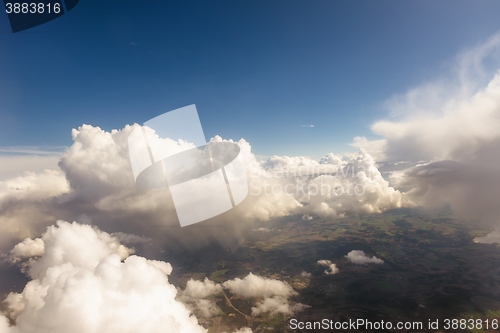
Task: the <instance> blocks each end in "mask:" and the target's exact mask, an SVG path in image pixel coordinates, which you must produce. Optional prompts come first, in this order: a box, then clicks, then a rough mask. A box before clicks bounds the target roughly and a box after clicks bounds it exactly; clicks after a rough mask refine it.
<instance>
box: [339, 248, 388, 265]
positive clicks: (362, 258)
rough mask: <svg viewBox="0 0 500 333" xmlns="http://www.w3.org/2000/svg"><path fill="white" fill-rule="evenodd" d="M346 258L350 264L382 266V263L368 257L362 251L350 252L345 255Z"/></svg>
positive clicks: (379, 260)
mask: <svg viewBox="0 0 500 333" xmlns="http://www.w3.org/2000/svg"><path fill="white" fill-rule="evenodd" d="M346 258H347V259H349V261H350V262H352V263H354V264H356V265H366V264H383V263H384V261H383V260H382V259H379V258H377V257H375V256H373V257H371V258H370V257H368V256H367V255H366V254H365V252H364V251H360V250H352V251H351V252H349V253H348V254H347V255H346Z"/></svg>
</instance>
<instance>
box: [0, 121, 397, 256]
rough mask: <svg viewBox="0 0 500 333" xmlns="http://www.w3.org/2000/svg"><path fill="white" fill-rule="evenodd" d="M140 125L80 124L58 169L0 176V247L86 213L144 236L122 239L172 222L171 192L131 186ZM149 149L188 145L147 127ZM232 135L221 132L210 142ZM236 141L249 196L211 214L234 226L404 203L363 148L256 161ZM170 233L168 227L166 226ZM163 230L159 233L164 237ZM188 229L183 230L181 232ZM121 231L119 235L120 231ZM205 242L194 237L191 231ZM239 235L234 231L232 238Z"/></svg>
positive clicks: (113, 228)
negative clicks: (131, 147) (131, 144)
mask: <svg viewBox="0 0 500 333" xmlns="http://www.w3.org/2000/svg"><path fill="white" fill-rule="evenodd" d="M138 126H139V125H137V124H136V125H133V126H125V127H124V128H123V129H122V130H112V131H110V132H108V131H104V130H102V129H100V128H99V127H94V126H90V125H83V126H81V127H79V128H78V129H74V130H73V131H72V138H73V144H72V145H71V146H70V147H69V148H68V149H67V150H66V151H65V152H64V153H63V154H62V157H61V160H60V162H59V167H60V170H55V171H45V172H42V173H29V174H26V175H25V176H22V177H17V178H13V179H9V180H6V181H3V182H0V251H2V250H3V251H5V250H6V249H8V248H11V247H12V246H13V245H14V244H15V243H17V242H18V241H20V240H22V239H24V238H26V237H34V236H35V237H36V236H39V235H40V234H41V233H42V232H43V230H44V229H45V228H46V227H47V226H48V225H50V224H52V221H54V220H57V219H65V220H75V218H76V217H77V216H82V214H85V216H87V217H88V219H89V221H91V223H92V224H94V225H97V226H99V227H101V228H104V229H105V230H107V231H110V232H118V231H120V232H123V233H128V234H134V235H139V236H140V237H144V239H142V240H141V241H139V239H137V238H136V239H135V240H132V239H131V237H128V239H125V238H123V237H124V235H121V236H119V237H122V238H123V239H122V240H123V242H125V243H127V242H129V241H133V242H139V243H142V244H145V243H147V242H146V238H153V239H157V238H158V237H159V235H158V233H157V232H152V231H151V228H150V227H151V226H152V225H165V226H177V225H178V222H177V215H176V211H175V208H174V205H173V201H172V197H171V195H170V192H169V191H168V190H167V191H162V190H144V189H140V188H138V187H137V186H136V184H135V180H134V176H133V173H132V168H131V165H130V160H129V152H128V136H129V134H130V133H131V132H132V131H133V130H134V129H135V128H137V127H138ZM143 129H144V131H146V133H148V138H149V142H150V145H151V147H152V149H154V150H155V151H159V152H161V151H169V152H173V153H175V152H176V151H181V150H184V149H186V148H190V147H192V144H190V143H187V142H184V141H182V140H179V141H173V140H170V139H168V138H166V139H165V138H159V137H158V136H157V135H156V134H155V133H154V131H153V130H151V129H149V128H147V127H144V128H143ZM225 141H229V142H234V141H232V140H224V139H222V138H221V137H219V136H216V137H214V138H212V139H211V142H225ZM235 143H236V144H238V145H239V147H240V149H241V156H242V158H243V160H244V163H245V167H246V169H247V171H248V178H249V191H250V193H249V196H248V197H247V198H246V199H245V200H244V201H243V202H242V203H241V204H240V205H238V206H237V207H236V208H235V209H233V210H231V211H229V212H227V213H225V214H223V215H221V216H219V217H217V218H214V219H212V220H211V223H216V224H217V223H223V224H224V223H225V224H226V226H229V227H228V228H227V230H228V231H231V232H233V233H234V234H241V233H240V232H239V231H238V230H240V229H241V228H242V226H243V225H244V224H245V223H243V224H242V223H240V224H237V225H236V224H234V223H231V221H234V220H235V219H238V220H239V221H242V222H246V223H248V222H250V221H253V220H261V221H266V220H268V219H271V218H274V217H282V216H287V215H291V214H302V215H308V216H312V215H319V216H323V217H337V216H344V215H345V214H351V213H352V214H358V213H372V212H381V211H384V210H387V209H391V208H397V207H400V206H401V205H403V204H404V198H403V197H402V195H401V193H400V192H399V191H397V190H394V189H393V188H392V187H390V186H389V184H388V183H387V182H386V181H385V180H384V179H383V178H382V177H381V174H380V173H379V172H378V170H377V168H376V165H375V161H374V160H373V158H371V157H370V155H369V154H367V153H366V152H360V153H359V154H357V155H356V154H354V155H350V156H336V155H333V154H327V155H325V156H324V157H323V158H322V159H321V160H320V161H315V160H312V159H310V158H308V157H288V156H273V157H271V158H269V159H267V160H265V161H257V159H256V157H255V155H254V154H253V153H252V151H251V146H250V144H249V143H248V142H247V141H245V140H244V139H241V140H239V141H237V142H235ZM169 234H170V233H169ZM169 234H166V233H164V234H163V235H161V237H167V238H168V237H169V236H168V235H169ZM183 234H185V235H183ZM117 235H118V234H117ZM195 236H196V237H198V238H199V239H205V240H206V241H200V242H192V241H191V240H192V238H193V237H195ZM210 237H212V238H213V234H211V233H207V232H206V231H203V232H199V230H197V229H196V228H191V230H190V232H189V233H186V232H183V231H179V233H178V234H176V236H175V240H172V239H170V238H168V241H166V240H165V239H162V240H161V242H162V243H163V244H166V245H167V246H169V245H172V246H173V247H176V248H179V246H180V245H183V246H188V247H189V246H191V247H192V246H195V245H193V244H203V243H207V242H208V241H209V238H210ZM236 238H238V237H236Z"/></svg>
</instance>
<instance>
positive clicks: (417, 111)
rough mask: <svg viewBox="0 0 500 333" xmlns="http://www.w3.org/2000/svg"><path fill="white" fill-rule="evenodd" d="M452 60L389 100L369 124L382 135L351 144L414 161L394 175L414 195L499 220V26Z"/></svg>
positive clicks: (392, 158) (392, 159)
mask: <svg viewBox="0 0 500 333" xmlns="http://www.w3.org/2000/svg"><path fill="white" fill-rule="evenodd" d="M450 67H451V70H450V71H448V73H447V74H446V75H442V76H441V77H438V78H436V79H435V80H433V81H431V82H428V83H426V84H422V85H421V86H418V87H416V88H414V89H411V90H410V91H408V92H407V93H405V94H402V95H399V96H395V97H393V98H391V99H390V100H389V101H388V102H387V103H386V106H387V108H388V110H389V112H390V117H389V118H388V119H386V120H381V121H378V122H376V123H375V124H373V126H372V131H373V132H374V133H375V134H378V135H380V136H381V137H382V139H381V140H377V141H375V142H374V141H367V140H365V139H360V138H356V139H355V142H354V143H353V145H355V146H357V147H362V148H365V149H366V150H367V151H368V152H370V153H372V152H373V154H380V153H382V154H383V155H384V158H385V160H386V161H388V162H391V163H393V164H394V163H396V162H401V161H406V162H408V163H412V164H413V165H414V166H415V165H416V164H419V166H417V167H415V168H410V169H408V170H406V172H405V173H401V172H400V171H398V174H397V175H396V177H393V179H397V181H398V183H399V185H400V186H401V188H405V189H410V191H409V192H408V193H407V195H405V196H406V197H407V198H408V199H410V200H412V201H413V202H415V203H418V204H421V205H425V206H451V207H452V208H453V209H454V210H455V212H458V213H460V214H463V215H466V217H474V218H475V219H479V220H482V221H489V222H491V223H492V224H498V223H497V221H498V220H499V217H500V208H499V206H498V204H497V201H496V200H495V199H494V198H496V197H497V196H498V188H499V187H498V186H499V185H500V182H499V180H498V179H500V158H499V156H500V131H499V130H498V129H499V128H500V72H499V68H500V33H498V34H496V35H494V36H492V37H491V38H490V39H488V40H487V41H485V42H484V43H482V44H479V45H478V46H476V47H474V48H470V49H468V50H466V51H464V52H462V53H460V54H459V55H458V56H457V58H456V60H455V61H454V62H453V65H452V66H450ZM422 164H423V165H422Z"/></svg>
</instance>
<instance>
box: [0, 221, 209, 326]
mask: <svg viewBox="0 0 500 333" xmlns="http://www.w3.org/2000/svg"><path fill="white" fill-rule="evenodd" d="M40 241H41V242H43V246H40V245H41V244H40ZM29 247H33V249H31V250H29V249H28V248H29ZM132 252H133V251H132V250H131V249H128V248H126V247H124V246H123V245H121V244H120V243H119V241H118V240H117V239H116V238H114V237H113V236H111V235H110V234H108V233H105V232H102V231H100V230H98V229H97V228H95V227H91V226H89V225H80V224H77V223H67V222H62V221H60V222H58V223H57V226H51V227H49V228H48V229H47V231H46V232H45V233H44V234H43V236H42V237H41V238H40V240H34V241H32V242H30V241H24V242H23V243H22V246H19V247H16V248H15V249H14V250H13V254H14V255H19V256H20V257H26V256H31V255H33V254H34V255H37V256H39V257H37V258H36V259H35V260H33V261H31V262H30V263H29V275H30V278H31V281H30V282H28V284H27V285H26V286H25V288H24V290H23V291H22V292H21V293H11V294H9V296H8V297H7V299H6V301H5V302H6V303H7V306H8V316H9V317H10V318H11V320H13V321H14V325H13V326H8V324H7V320H6V318H5V317H1V318H0V332H2V333H34V332H37V333H38V332H40V333H44V332H46V333H49V332H50V333H57V332H65V333H66V332H76V333H79V332H82V333H88V332H106V333H113V332H120V333H122V332H164V331H165V329H167V328H168V330H169V332H185V333H191V332H193V333H194V332H206V330H205V329H204V328H203V327H201V326H200V325H198V323H197V319H196V318H195V317H194V316H192V315H191V314H190V311H189V310H188V309H187V308H186V307H185V306H184V304H182V303H181V302H179V301H177V300H176V299H175V297H176V294H177V290H176V288H175V287H174V286H173V285H172V284H170V283H169V281H168V275H169V274H170V273H171V271H172V267H171V266H170V264H168V263H166V262H162V261H154V260H147V259H145V258H142V257H138V256H135V255H131V253H132Z"/></svg>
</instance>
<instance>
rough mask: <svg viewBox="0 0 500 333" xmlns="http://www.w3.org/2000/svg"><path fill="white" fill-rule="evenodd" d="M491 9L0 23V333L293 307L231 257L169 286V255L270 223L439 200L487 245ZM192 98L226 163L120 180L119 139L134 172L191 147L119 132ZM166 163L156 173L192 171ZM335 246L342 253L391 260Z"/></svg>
mask: <svg viewBox="0 0 500 333" xmlns="http://www.w3.org/2000/svg"><path fill="white" fill-rule="evenodd" d="M499 12H500V2H498V1H497V0H495V1H489V0H484V1H483V0H480V1H439V2H436V1H424V0H419V1H383V0H378V1H372V0H370V1H334V0H328V1H321V0H315V1H310V2H308V1H295V0H287V1H280V0H266V1H258V0H253V1H246V0H233V1H215V0H214V1H136V2H132V1H114V0H109V1H85V0H81V1H80V3H79V4H78V5H77V6H76V7H75V8H74V9H73V10H71V11H70V12H69V13H67V14H65V15H63V16H62V17H60V18H58V19H56V20H53V21H51V22H49V23H47V24H43V25H41V26H39V27H35V28H33V29H29V30H26V31H22V32H19V33H15V34H13V33H12V32H11V31H10V27H9V24H8V21H7V16H6V15H0V45H1V46H0V60H1V61H0V270H1V271H2V274H0V298H5V297H6V298H5V301H4V302H0V310H1V311H3V310H4V309H6V311H3V312H0V333H33V332H34V330H35V328H36V332H37V333H39V332H50V333H57V332H75V333H80V332H82V333H87V332H91V331H95V332H106V333H114V332H120V333H122V332H131V333H132V332H138V331H141V332H142V331H148V332H164V331H165V327H174V326H175V327H177V328H178V330H177V331H175V332H180V333H187V332H188V333H191V332H206V329H205V328H204V327H202V326H200V325H199V322H198V319H201V318H210V317H211V316H214V315H216V314H217V313H219V309H218V307H217V306H216V304H214V302H213V300H211V298H210V295H213V294H214V293H218V292H220V291H222V290H226V291H230V292H231V293H232V294H233V295H238V297H243V298H245V299H247V300H248V301H249V302H250V303H251V304H253V306H252V308H251V312H252V316H261V315H263V314H264V315H265V316H267V314H269V315H274V314H276V313H281V314H283V315H286V316H291V315H293V314H295V313H296V312H298V311H303V310H305V309H307V308H308V306H309V305H308V304H302V303H298V302H296V301H295V300H294V297H295V296H297V291H295V290H294V289H293V288H292V286H291V285H289V284H288V283H287V282H286V281H285V280H283V281H281V280H275V279H269V278H266V277H262V276H257V275H253V274H252V273H251V272H245V273H244V274H243V272H244V270H243V268H242V270H241V272H242V274H240V275H239V276H237V277H235V278H234V279H233V280H228V281H225V282H223V283H221V284H219V283H215V282H214V281H211V280H210V279H204V280H203V281H197V280H196V281H195V280H190V281H189V282H187V285H186V287H185V289H183V288H181V286H178V285H175V284H173V283H171V282H170V281H169V280H168V276H169V274H170V273H171V272H172V269H176V267H179V266H177V263H176V260H177V256H178V255H180V254H181V253H183V252H185V251H195V250H196V251H198V250H199V252H200V253H201V252H206V250H207V249H208V248H209V247H210V245H211V244H216V245H217V246H220V248H221V249H225V250H226V251H229V250H230V249H231V250H235V249H237V248H238V247H239V244H242V242H243V241H244V239H245V237H246V235H248V231H249V230H252V232H253V230H254V227H256V226H259V225H260V223H261V222H262V223H265V222H267V221H272V220H273V219H277V218H279V219H281V218H283V219H286V218H289V217H293V218H295V217H299V218H301V221H303V223H305V224H306V223H309V221H313V220H315V219H336V218H342V217H345V216H353V217H356V216H360V215H367V214H379V213H382V212H385V211H388V210H392V209H398V208H408V209H411V208H415V207H417V208H424V209H429V210H431V209H434V208H438V209H442V208H446V209H448V210H450V211H451V212H453V214H454V215H455V216H456V217H459V218H463V219H464V221H465V220H466V221H471V223H472V222H473V223H474V225H476V224H481V225H484V226H485V228H486V229H485V231H487V232H489V234H488V235H487V236H486V237H479V238H476V241H478V242H486V243H488V242H490V243H491V242H498V235H499V233H500V204H499V199H498V198H499V195H498V189H499V188H500V130H499V129H500V20H498V13H499ZM192 104H195V105H196V106H197V109H198V114H199V117H200V120H201V124H202V125H203V129H204V132H205V137H206V138H207V139H210V138H211V142H212V143H213V144H214V145H215V146H219V147H221V146H231V147H233V149H235V150H234V151H238V152H239V155H238V163H237V164H234V163H233V162H234V161H232V162H231V164H232V166H231V167H227V168H225V169H224V170H226V169H227V170H228V171H227V170H226V171H224V172H219V171H218V170H217V172H211V173H209V174H207V175H206V176H207V177H205V176H204V177H199V178H196V179H191V180H189V181H186V182H182V183H175V184H173V185H172V183H169V190H167V191H158V190H156V189H150V190H146V189H142V188H140V186H138V185H140V184H138V183H137V182H136V180H137V179H139V178H137V179H136V177H135V176H137V175H135V174H134V173H135V171H136V170H139V169H134V170H133V169H132V167H133V166H134V164H133V163H134V160H133V159H132V160H131V158H130V157H131V155H134V154H131V153H130V151H133V149H136V152H139V153H141V152H142V153H144V154H146V155H147V157H149V160H148V158H147V157H146V158H145V159H144V160H141V161H140V162H141V164H140V165H142V166H145V168H146V169H144V170H150V171H151V170H153V171H152V173H151V174H152V175H153V176H154V175H155V174H154V171H155V170H158V169H154V168H151V167H149V165H151V164H152V160H153V159H155V158H156V157H157V156H158V155H157V153H158V152H167V153H168V152H177V151H184V149H186V148H187V147H191V146H190V145H191V144H192V143H189V142H184V141H175V140H171V139H169V138H160V137H158V136H155V135H153V133H152V131H153V130H152V129H151V128H147V127H142V128H141V127H140V125H137V124H143V123H145V122H147V121H148V120H150V119H151V118H153V117H155V116H158V115H161V114H163V113H165V112H168V111H170V110H174V109H178V108H181V107H184V106H188V105H192ZM170 115H172V113H171V114H170ZM128 125H130V126H128ZM179 128H180V127H177V128H176V129H179ZM137 133H139V134H142V136H140V135H139V136H137ZM130 137H132V138H134V137H135V138H138V137H142V139H141V140H142V141H141V140H136V141H134V140H132V141H129V140H130ZM230 140H234V141H231V142H232V143H231V144H229V143H227V142H228V141H230ZM131 142H132V144H131ZM146 142H147V143H146ZM146 144H147V145H148V146H149V149H147V148H146ZM236 145H237V146H238V149H236ZM357 148H361V149H359V151H357ZM146 151H147V152H146ZM215 151H217V150H214V152H215ZM346 152H347V153H346ZM342 153H346V154H342ZM139 155H140V154H139ZM141 156H144V155H141ZM197 156H198V157H199V156H203V155H197ZM132 157H133V156H132ZM209 160H210V161H211V162H213V156H212V157H211V158H210V159H209ZM135 161H137V159H136V160H135ZM205 161H208V159H207V160H205ZM131 162H132V164H131ZM142 162H144V163H142ZM210 164H212V163H210ZM213 164H214V165H216V164H215V163H213ZM155 165H157V166H158V165H160V164H155ZM206 165H208V163H206ZM131 166H132V167H131ZM167 166H168V164H167ZM174 166H175V163H174ZM184 166H185V165H181V167H180V168H179V169H175V170H174V171H175V172H174V174H176V173H178V174H180V175H181V176H183V177H187V176H186V175H200V174H202V173H201V172H202V171H203V170H205V169H203V167H204V166H205V164H204V163H193V164H192V165H190V166H192V168H188V169H187V170H186V169H185V168H184ZM141 170H142V169H141ZM171 170H172V169H168V168H167V167H166V168H165V174H166V175H167V177H168V173H170V171H171ZM231 170H232V171H231ZM235 170H236V172H235ZM26 171H31V172H26ZM243 171H245V172H243ZM191 172H192V173H191ZM226 172H227V174H226ZM141 174H142V173H141ZM242 175H243V176H246V178H244V177H243V176H242ZM162 176H163V174H162ZM144 177H145V178H142V179H145V183H148V181H149V180H150V179H149V178H148V177H149V176H148V175H147V172H146V173H145V176H144ZM160 178H161V180H162V181H164V180H165V179H164V178H163V177H160ZM183 179H184V178H183ZM222 179H223V180H224V183H225V184H226V185H227V186H224V184H223V183H222V181H221V180H222ZM245 179H246V181H245ZM153 180H154V179H153ZM167 182H170V180H169V179H167ZM235 182H237V183H235ZM139 183H140V182H139ZM185 183H188V185H190V186H191V185H192V186H194V187H189V189H190V190H189V191H186V190H184V189H186V188H187V187H184V185H185ZM150 184H153V185H154V184H155V183H154V182H150ZM162 184H163V183H162ZM193 184H194V185H193ZM221 184H222V186H221ZM233 184H237V187H234V186H233ZM174 186H175V187H174ZM179 188H180V189H181V190H179ZM234 188H236V189H237V190H238V191H239V190H240V189H241V188H244V189H247V190H248V191H246V190H245V191H241V192H238V195H239V194H240V193H243V192H248V193H246V194H245V195H242V196H240V198H241V202H239V203H237V204H236V203H235V202H236V199H235V197H233V201H234V205H229V204H228V205H227V206H228V207H229V208H228V209H227V210H226V211H224V213H221V214H220V215H217V216H214V215H210V216H213V217H212V218H210V219H208V220H204V221H200V225H199V226H200V228H196V227H194V228H191V227H186V228H181V227H180V226H179V223H180V222H181V215H180V213H179V212H181V210H180V209H179V207H182V208H185V207H189V208H190V212H191V211H192V212H193V213H195V214H197V216H198V217H199V216H202V217H204V216H206V215H207V214H206V212H207V211H208V209H206V207H209V208H212V206H210V204H211V203H212V202H213V201H211V200H212V199H214V198H217V197H218V196H220V195H221V194H220V193H221V192H222V191H216V190H221V189H222V190H224V191H225V192H224V193H229V192H231V193H232V194H231V195H234V194H235V193H236V191H233V189H234ZM176 191H177V192H176ZM178 193H181V195H180V196H178ZM179 197H180V201H176V198H179ZM229 201H230V200H229ZM229 201H228V202H229ZM179 202H180V203H181V204H185V205H182V206H180V205H179ZM231 204H233V203H231ZM203 205H206V206H203ZM231 206H234V207H233V208H231ZM191 207H193V208H191ZM198 213H200V214H198ZM203 214H205V215H203ZM65 221H67V222H65ZM235 221H237V223H235ZM256 222H258V223H259V224H255V223H256ZM162 228H165V229H162ZM260 229H262V230H260ZM259 230H260V231H263V232H265V230H266V228H258V229H257V231H259ZM163 231H165V232H163ZM260 231H259V232H260ZM268 231H269V230H268ZM471 240H472V235H471ZM16 244H17V245H16ZM89 249H90V250H89ZM136 250H137V252H135V251H136ZM351 250H352V251H351V252H349V253H348V254H347V257H346V258H347V259H346V258H344V257H342V260H350V261H351V262H352V263H353V264H368V263H369V264H378V265H384V263H386V262H390V261H391V258H390V256H384V255H383V254H381V253H366V254H365V253H364V252H363V251H361V250H356V249H351ZM209 252H210V251H208V252H207V253H208V254H209ZM208 254H207V255H208ZM342 256H343V254H342ZM316 259H317V261H316V260H315V265H316V263H317V266H318V269H319V270H318V272H319V273H320V274H323V273H324V274H326V275H333V274H344V272H342V269H340V271H339V268H338V267H337V266H336V264H335V262H334V261H331V260H330V259H332V258H322V257H318V258H316ZM337 259H339V258H337ZM167 261H169V262H172V264H170V263H169V262H167ZM96 263H97V264H96ZM207 267H208V266H207ZM297 268H299V267H297ZM244 269H246V268H244ZM21 271H22V272H24V273H26V274H27V277H26V279H27V280H25V282H26V285H25V287H24V290H22V291H21V288H20V286H21V287H22V284H23V282H22V280H19V278H18V277H19V276H20V272H21ZM115 273H116V274H115ZM283 274H284V273H283ZM287 274H288V273H287ZM301 275H302V276H304V277H309V278H310V277H311V273H310V272H309V273H308V272H306V271H303V272H302V273H301ZM55 276H57V278H54V277H55ZM73 276H79V277H80V276H81V277H82V279H80V280H78V281H76V282H77V283H75V279H72V277H73ZM290 276H294V274H291V275H290ZM28 280H29V281H28ZM14 282H15V283H14ZM68 286H69V287H68ZM131 286H132V287H131ZM136 290H140V292H139V293H137V292H136ZM248 290H252V291H254V292H252V293H249V292H248ZM13 291H15V292H13ZM46 291H47V292H46ZM131 291H132V293H131ZM9 292H13V293H10V294H9ZM53 295H59V296H61V298H58V297H59V296H58V297H52V296H53ZM138 295H140V298H139V299H138V298H137V297H138ZM96 302H97V303H99V302H100V303H99V304H100V305H99V306H100V307H99V306H97V305H96ZM250 303H249V304H250ZM40 304H42V305H41V306H40ZM67 304H73V305H75V306H72V307H70V308H68V307H67V306H66V305H67ZM2 307H3V308H2ZM108 309H112V311H108ZM138 313H139V314H140V316H138V315H137V314H138ZM151 313H153V314H154V316H153V319H154V320H152V319H151V318H152V317H151V315H150V314H151ZM158 314H161V315H158ZM89 318H90V319H92V320H89ZM110 323H113V325H110ZM169 325H170V326H169ZM146 328H149V329H146ZM251 332H252V331H251V330H250V329H249V328H244V327H241V328H240V327H239V328H238V331H236V332H233V333H251Z"/></svg>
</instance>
